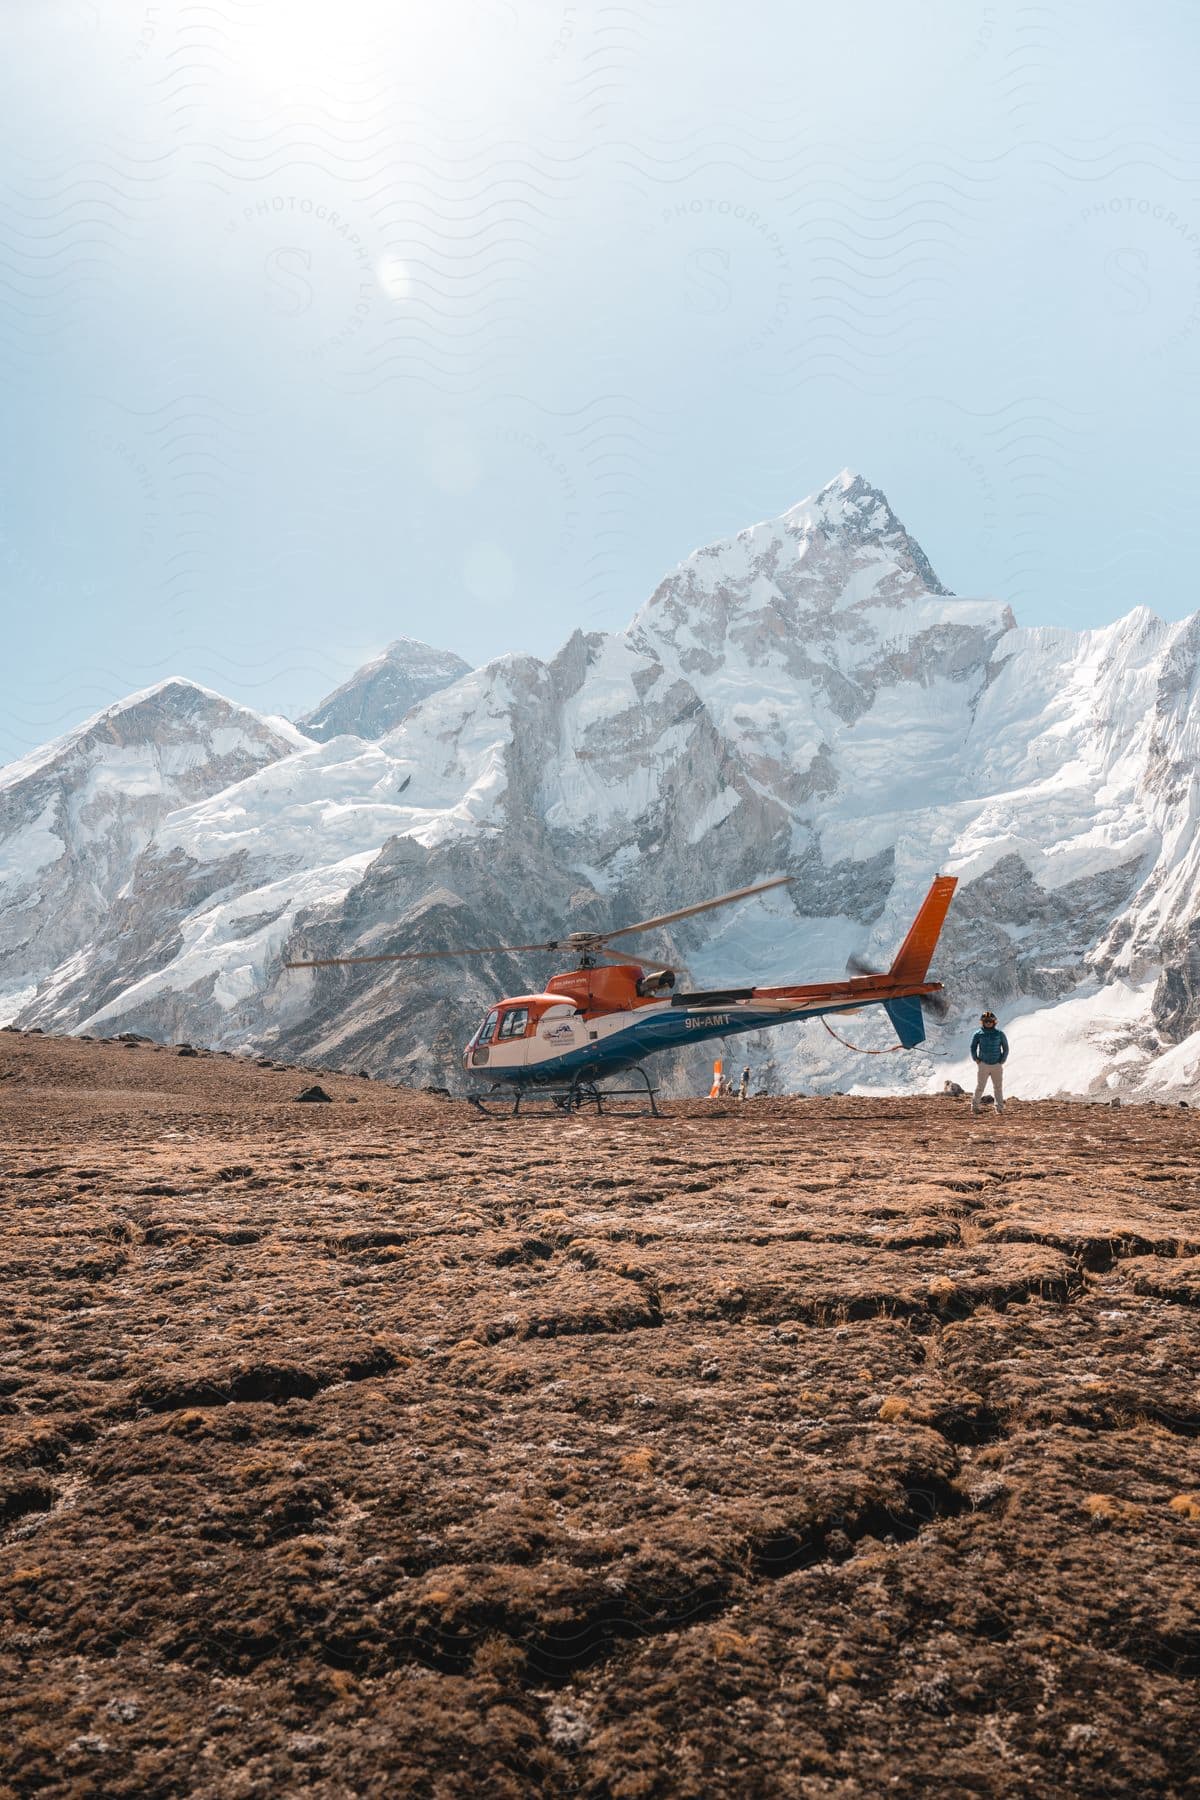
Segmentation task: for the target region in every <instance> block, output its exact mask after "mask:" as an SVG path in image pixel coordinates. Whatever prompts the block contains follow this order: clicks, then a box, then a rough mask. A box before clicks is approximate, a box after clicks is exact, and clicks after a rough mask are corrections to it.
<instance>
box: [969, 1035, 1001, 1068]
mask: <svg viewBox="0 0 1200 1800" xmlns="http://www.w3.org/2000/svg"><path fill="white" fill-rule="evenodd" d="M971 1060H972V1062H977V1063H1002V1062H1007V1060H1008V1039H1007V1038H1006V1037H1005V1035H1004V1033H1003V1032H1002V1031H1001V1030H999V1028H998V1027H992V1028H990V1029H989V1030H987V1031H982V1030H981V1031H977V1032H976V1033H975V1036H974V1037H973V1038H972V1039H971Z"/></svg>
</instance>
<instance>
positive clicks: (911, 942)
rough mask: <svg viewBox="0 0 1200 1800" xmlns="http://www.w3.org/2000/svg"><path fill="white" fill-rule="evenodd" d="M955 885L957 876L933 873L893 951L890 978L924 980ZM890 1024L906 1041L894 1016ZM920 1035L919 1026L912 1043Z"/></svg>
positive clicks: (890, 1008) (913, 980)
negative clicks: (916, 1035) (911, 919)
mask: <svg viewBox="0 0 1200 1800" xmlns="http://www.w3.org/2000/svg"><path fill="white" fill-rule="evenodd" d="M957 886H958V879H957V877H956V876H954V875H936V876H935V877H934V879H933V881H932V883H931V885H930V888H929V892H928V893H927V894H926V896H925V898H924V900H923V901H922V902H921V909H920V911H919V912H918V914H917V916H916V918H915V919H914V920H913V922H912V924H911V925H910V926H909V929H908V936H907V937H906V938H905V940H904V942H903V943H902V944H901V946H900V948H899V950H898V951H897V952H896V960H895V961H894V962H893V964H892V966H891V968H890V969H889V970H888V974H889V975H890V976H891V978H892V980H893V981H903V982H906V983H907V982H910V981H911V982H918V981H924V979H925V977H926V975H927V974H928V973H929V965H930V963H931V962H932V960H933V953H934V951H935V950H936V949H937V941H938V938H939V937H940V936H941V935H942V926H943V925H944V924H945V923H946V914H947V913H948V912H949V910H950V902H951V900H953V898H954V890H955V888H956V887H957ZM892 1004H893V1005H896V1006H904V1005H908V1004H909V1002H907V1001H894V1002H893V1003H892ZM911 1004H912V1005H913V1006H914V1007H916V1010H917V1012H920V1010H921V1009H920V1007H919V1006H917V1003H916V1001H915V1000H914V1001H913V1002H911ZM891 1011H892V1007H891V1005H889V1007H888V1015H889V1017H890V1016H891ZM892 1024H893V1025H895V1026H896V1035H897V1036H898V1037H899V1039H900V1042H901V1043H902V1044H907V1043H908V1039H907V1038H906V1037H905V1035H904V1033H903V1032H902V1031H901V1029H900V1026H899V1024H898V1023H897V1021H896V1020H895V1019H892ZM924 1036H925V1029H924V1027H923V1026H922V1028H921V1037H918V1038H914V1039H913V1043H916V1044H919V1043H920V1042H921V1038H923V1037H924Z"/></svg>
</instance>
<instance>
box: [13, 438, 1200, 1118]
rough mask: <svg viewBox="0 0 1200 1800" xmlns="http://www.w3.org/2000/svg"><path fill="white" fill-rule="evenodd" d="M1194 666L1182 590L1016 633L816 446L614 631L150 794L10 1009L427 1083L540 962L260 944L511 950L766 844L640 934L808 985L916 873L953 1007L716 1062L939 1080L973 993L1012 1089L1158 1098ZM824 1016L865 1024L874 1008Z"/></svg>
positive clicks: (1198, 960)
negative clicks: (66, 933) (393, 721)
mask: <svg viewBox="0 0 1200 1800" xmlns="http://www.w3.org/2000/svg"><path fill="white" fill-rule="evenodd" d="M1198 679H1200V618H1197V619H1193V620H1187V621H1184V622H1182V623H1177V624H1165V623H1163V622H1162V621H1161V620H1159V619H1157V618H1155V617H1154V616H1153V615H1152V614H1150V613H1148V612H1146V611H1144V610H1140V609H1139V610H1138V611H1136V612H1134V613H1132V614H1130V616H1129V617H1128V618H1127V619H1124V620H1121V621H1119V622H1118V623H1117V624H1116V625H1113V626H1110V627H1108V628H1106V629H1104V630H1101V631H1093V632H1083V633H1075V632H1069V631H1065V630H1050V629H1037V628H1034V629H1018V628H1017V627H1016V626H1015V624H1014V621H1013V619H1012V615H1011V614H1010V612H1009V611H1008V609H1007V607H1005V606H1003V605H1001V604H1000V603H998V602H995V601H991V600H963V599H958V598H956V597H954V596H953V595H951V594H948V593H947V592H946V590H945V589H944V588H943V587H942V585H941V584H940V583H939V582H938V580H937V578H936V576H935V575H934V572H933V570H932V568H931V567H930V564H929V562H928V560H927V559H926V557H925V555H924V553H923V551H922V550H921V549H920V547H919V546H918V545H917V544H916V543H915V542H914V541H913V540H912V538H910V537H909V536H908V534H907V532H906V531H905V530H904V528H903V527H902V526H901V524H900V523H899V521H898V520H897V519H896V517H895V515H894V514H893V513H892V511H891V508H890V507H889V506H888V503H887V501H886V499H885V498H884V496H883V495H882V494H880V493H879V492H878V491H877V490H876V489H873V488H871V487H870V486H869V485H868V484H867V483H866V482H865V481H863V480H862V479H861V477H858V476H854V475H852V474H850V473H849V472H846V473H843V475H841V476H839V477H838V478H837V479H836V480H835V481H833V482H831V483H829V484H828V486H827V487H825V488H823V489H822V490H821V491H820V492H819V493H818V494H816V495H815V496H813V497H812V498H810V499H809V500H806V501H804V502H802V503H801V504H800V505H798V506H796V507H794V508H792V509H791V510H790V511H789V512H787V513H785V514H783V515H782V516H781V517H780V518H778V519H774V520H770V521H768V522H766V523H763V524H760V525H756V526H752V527H750V528H749V529H747V530H745V531H743V532H740V533H738V535H737V536H736V537H734V538H731V539H728V540H725V541H722V542H719V543H715V544H712V545H709V546H707V547H705V548H704V549H702V550H699V551H697V552H695V553H694V554H693V555H692V556H690V557H688V558H687V560H686V561H685V562H684V563H683V564H681V565H680V567H679V568H678V569H677V570H675V571H674V573H673V574H671V575H670V576H669V577H668V578H667V579H666V580H665V581H664V582H663V583H662V584H661V586H660V587H659V588H658V589H657V590H656V592H655V593H654V594H653V595H652V596H651V598H650V600H649V601H648V602H647V603H646V605H645V606H644V607H643V608H642V610H641V612H640V613H638V615H637V616H636V618H635V619H634V620H633V622H632V624H631V625H630V626H629V628H628V629H627V630H625V631H623V632H619V633H616V634H613V635H607V634H601V633H591V634H584V633H582V632H576V633H575V634H574V636H573V637H571V638H570V639H569V641H568V642H567V643H566V644H565V645H564V647H563V649H562V650H561V651H560V652H559V654H558V655H557V656H556V657H555V658H554V659H553V660H552V661H550V662H542V661H540V660H538V659H536V658H533V657H526V656H508V657H502V658H500V659H498V660H497V661H495V662H493V663H490V664H488V665H487V666H486V667H484V668H482V669H477V670H474V671H470V672H467V673H466V674H463V675H462V676H461V677H460V678H459V679H458V680H456V681H454V682H453V683H451V684H450V685H449V686H447V687H444V688H442V689H441V690H440V691H438V692H436V693H434V694H432V695H430V696H429V697H428V698H426V699H425V700H423V701H422V702H420V703H419V704H418V705H417V706H415V707H414V708H413V709H412V710H411V711H409V712H408V713H407V715H406V717H404V719H403V720H402V721H401V723H400V724H399V725H398V726H397V727H396V728H395V729H393V730H391V731H388V732H386V733H385V734H384V735H383V736H382V737H381V738H379V740H378V741H376V742H364V741H363V740H362V739H361V737H360V738H354V739H352V738H347V737H345V736H341V737H336V738H332V739H330V740H329V741H328V742H326V743H320V744H312V743H310V744H307V745H305V746H303V747H301V748H297V749H295V750H294V751H293V753H292V754H290V755H287V756H284V757H282V758H281V759H278V760H274V761H271V762H270V763H269V764H268V765H267V766H264V767H262V768H260V769H259V770H258V771H257V772H256V773H254V774H252V775H250V776H249V778H248V779H245V780H242V781H239V782H238V783H237V784H236V785H234V786H233V787H230V788H227V789H224V790H222V791H219V792H218V791H210V792H208V793H207V794H206V795H204V796H203V797H200V798H197V799H196V800H195V802H194V803H193V804H191V805H187V806H184V807H181V808H180V809H179V810H177V811H175V812H173V813H171V815H170V816H169V817H167V818H164V819H163V820H162V821H161V823H159V825H158V826H157V829H156V830H155V834H154V837H153V840H152V841H151V842H150V843H148V844H147V845H146V847H145V848H144V849H143V850H142V852H141V854H140V855H139V856H138V858H137V861H136V864H135V865H134V867H133V868H132V871H131V872H130V874H129V878H128V880H127V881H126V882H125V883H124V886H123V887H122V889H121V891H120V893H119V894H118V895H117V897H116V898H115V899H114V900H113V902H112V905H111V909H110V911H109V912H108V914H107V915H106V917H105V918H104V920H103V922H102V923H101V924H100V925H99V926H96V927H95V928H89V930H88V934H87V935H81V936H80V937H79V938H78V939H77V940H76V941H75V943H74V945H73V946H72V950H71V951H67V950H66V949H64V953H63V956H62V958H61V960H60V961H59V963H58V966H57V967H56V968H55V970H54V971H53V973H52V974H50V975H49V976H47V977H46V978H45V979H44V980H43V981H42V982H41V984H40V987H39V991H38V992H37V994H36V995H35V996H34V997H33V998H32V999H31V1000H29V1001H28V1003H27V1004H26V1006H25V1009H24V1011H23V1014H22V1019H23V1022H25V1023H37V1024H41V1025H44V1026H48V1027H52V1028H54V1029H64V1028H75V1029H83V1030H89V1031H97V1032H112V1031H116V1030H119V1029H128V1028H132V1029H136V1030H141V1031H147V1032H150V1033H151V1034H154V1035H161V1036H166V1037H170V1036H175V1035H180V1036H188V1037H192V1038H195V1039H198V1040H205V1041H208V1042H212V1043H218V1044H221V1045H226V1046H233V1045H238V1044H245V1045H253V1046H255V1047H256V1048H260V1049H273V1050H278V1051H279V1052H281V1053H286V1054H288V1055H292V1056H311V1057H316V1058H321V1059H326V1060H329V1061H334V1062H339V1063H342V1064H344V1065H346V1066H351V1067H358V1066H368V1067H371V1068H372V1069H376V1070H385V1069H386V1070H389V1071H391V1072H393V1073H398V1074H402V1075H405V1076H407V1077H409V1078H420V1079H429V1078H431V1077H436V1078H437V1079H440V1080H445V1079H447V1078H449V1079H451V1080H455V1079H456V1078H457V1048H458V1045H459V1043H460V1042H461V1041H462V1039H463V1038H464V1037H465V1036H466V1035H467V1032H468V1031H469V1029H470V1028H471V1027H472V1026H473V1024H474V1023H475V1022H476V1020H477V1017H478V1013H479V1010H480V1008H481V1007H482V1006H483V1005H484V1004H485V1002H486V1001H487V1000H488V999H490V998H492V997H494V996H495V995H496V994H497V993H502V992H505V991H509V992H512V991H520V990H521V989H527V988H529V987H530V986H536V985H537V984H538V983H540V982H541V981H543V980H544V979H545V977H546V976H547V975H548V974H550V973H551V971H552V969H553V967H554V966H555V964H554V959H553V958H545V959H540V958H537V957H534V958H529V957H522V958H518V957H508V956H493V957H491V958H488V959H483V960H480V961H473V962H461V963H459V962H448V963H445V964H439V963H434V964H426V965H418V966H417V967H418V970H419V972H414V967H413V966H412V965H408V966H404V965H401V966H399V967H396V966H392V967H389V966H388V965H382V966H379V965H376V966H370V967H367V968H357V969H349V970H346V969H326V970H318V971H314V972H287V971H285V970H284V969H283V968H282V963H283V961H284V960H285V959H286V958H287V957H290V956H296V955H301V954H307V953H317V954H321V953H349V952H352V951H356V952H359V953H362V952H364V951H371V950H385V949H398V948H405V949H435V948H439V949H440V948H448V947H450V946H452V945H456V944H464V943H465V944H470V943H484V944H486V943H496V942H506V941H507V942H516V943H521V942H529V941H531V940H534V939H537V938H540V937H542V936H545V935H555V934H557V933H560V932H561V931H562V930H563V929H564V928H565V929H571V928H573V927H575V926H589V925H595V924H599V923H601V922H605V923H614V924H619V923H621V922H623V921H627V920H629V919H632V918H635V917H638V916H642V915H644V914H646V913H652V912H656V911H661V910H664V909H665V908H667V907H669V906H673V905H678V904H681V903H685V902H687V901H689V900H694V899H698V898H703V897H705V896H707V895H709V894H711V893H716V892H720V891H722V890H723V889H726V888H732V887H736V886H741V885H744V884H746V883H748V882H750V881H753V880H755V879H761V878H764V877H766V876H768V875H773V874H779V873H788V874H790V875H791V876H792V877H793V880H792V885H791V886H790V887H789V888H787V889H781V890H776V891H775V892H774V893H772V894H770V895H768V896H765V897H763V898H762V899H760V900H758V901H756V902H753V903H750V904H747V905H743V906H741V907H737V908H732V909H729V910H728V911H726V912H721V913H716V914H710V915H705V916H703V917H701V918H700V919H696V920H690V921H685V922H683V923H682V924H680V925H677V926H676V927H675V928H674V930H673V933H672V934H671V935H670V936H660V938H659V939H658V941H657V943H656V942H655V941H654V940H648V941H645V942H640V943H639V948H641V949H642V950H644V951H645V952H646V953H647V954H664V953H665V954H670V955H671V956H672V958H673V959H674V960H682V961H684V962H686V964H687V966H688V968H689V969H690V971H691V974H692V976H693V978H694V979H695V980H697V981H702V982H705V983H712V984H713V985H716V984H724V983H729V982H741V981H744V980H749V979H759V980H782V979H785V978H788V977H791V978H795V977H797V976H812V977H819V976H823V975H825V976H829V975H836V974H838V973H840V971H841V970H842V968H843V967H844V964H845V959H846V957H847V955H848V954H849V953H850V952H851V951H856V952H859V953H865V954H866V955H867V956H868V957H870V958H873V959H874V960H876V961H886V960H887V959H888V958H889V957H890V954H891V952H892V951H893V949H894V948H895V945H896V944H897V943H898V942H899V940H900V938H901V936H902V935H903V932H904V929H905V927H906V926H907V923H908V920H909V918H910V916H911V914H912V911H913V910H914V907H915V905H916V904H917V902H918V901H919V899H920V897H921V895H922V894H923V892H924V890H925V887H926V885H927V883H928V881H929V879H930V877H931V876H932V875H933V874H934V873H935V872H936V871H937V870H938V869H942V870H945V871H948V872H950V873H957V874H958V875H959V876H960V877H961V880H962V886H961V888H960V891H959V895H958V897H957V899H956V902H955V906H954V908H953V909H952V912H951V917H950V922H949V925H948V927H947V932H946V935H945V938H944V940H943V950H942V953H941V955H940V958H939V968H938V972H939V973H940V974H941V975H942V976H943V978H945V979H946V980H947V981H948V983H949V985H950V991H951V995H952V997H953V1000H954V1002H955V1006H956V1009H957V1010H956V1016H955V1018H954V1020H953V1021H952V1024H951V1027H950V1028H949V1029H947V1030H946V1031H945V1032H944V1033H939V1034H938V1035H937V1036H935V1037H934V1038H933V1039H932V1040H931V1043H930V1045H929V1046H928V1047H927V1050H926V1051H925V1052H920V1053H917V1054H916V1055H913V1056H903V1057H900V1056H896V1057H892V1056H881V1057H877V1058H869V1059H868V1058H862V1057H858V1056H856V1055H854V1054H853V1053H852V1052H850V1051H849V1050H847V1049H845V1048H844V1047H843V1046H841V1045H840V1044H838V1043H837V1042H835V1041H834V1040H833V1039H832V1038H830V1037H828V1036H827V1035H826V1034H825V1032H824V1031H823V1030H822V1028H821V1027H820V1026H819V1025H815V1024H814V1025H809V1026H799V1027H789V1028H784V1029H781V1030H779V1031H775V1032H772V1033H770V1034H764V1036H763V1037H762V1039H761V1041H751V1040H746V1039H742V1040H738V1041H737V1045H736V1047H735V1054H736V1055H737V1056H738V1057H739V1058H740V1057H741V1056H742V1055H743V1053H744V1052H748V1057H747V1059H748V1060H750V1061H751V1062H752V1064H753V1065H754V1066H755V1068H756V1071H757V1073H758V1075H759V1077H760V1078H761V1079H762V1080H763V1081H764V1082H766V1083H769V1084H771V1085H773V1086H775V1087H777V1088H806V1089H810V1090H811V1089H814V1088H833V1087H850V1086H852V1085H858V1086H865V1087H873V1086H885V1087H895V1086H917V1087H924V1086H929V1085H940V1084H941V1081H942V1080H943V1079H944V1078H945V1076H946V1075H947V1074H959V1073H962V1072H965V1071H964V1070H963V1064H964V1061H965V1056H964V1046H965V1039H966V1035H967V1025H968V1022H969V1019H970V1017H971V1015H972V1014H973V1013H976V1012H978V1010H979V1007H980V1005H981V1004H982V1003H985V1002H987V1003H990V1004H992V1005H993V1006H995V1007H996V1008H997V1009H998V1010H999V1011H1000V1012H1001V1013H1002V1015H1003V1016H1004V1018H1005V1020H1006V1022H1007V1023H1008V1025H1009V1028H1010V1038H1011V1040H1012V1043H1013V1073H1012V1085H1013V1087H1014V1089H1015V1090H1016V1091H1018V1092H1026V1093H1032V1092H1057V1091H1060V1090H1061V1091H1075V1092H1086V1091H1103V1092H1108V1091H1110V1090H1114V1091H1121V1092H1128V1093H1145V1092H1158V1091H1163V1092H1178V1093H1189V1092H1190V1091H1191V1090H1192V1089H1193V1088H1194V1086H1195V1085H1196V1083H1197V1081H1198V1079H1200V1030H1198V1027H1200V932H1198V930H1197V926H1196V914H1197V894H1198V892H1200V885H1198V884H1200V869H1198V868H1197V857H1198V855H1200V850H1198V848H1197V837H1196V813H1197V777H1198V775H1200V744H1198V743H1197V721H1198V719H1200V710H1198V708H1197V703H1196V688H1197V681H1198ZM845 1035H846V1036H848V1037H850V1038H851V1039H852V1040H853V1041H854V1042H855V1043H857V1044H861V1045H864V1046H868V1047H871V1048H879V1049H882V1048H884V1047H886V1045H887V1042H888V1034H887V1031H886V1028H885V1026H884V1023H883V1021H882V1020H878V1021H877V1020H874V1019H873V1018H872V1017H871V1016H870V1015H861V1016H860V1017H857V1018H856V1019H855V1020H854V1022H853V1029H852V1030H851V1029H846V1031H845ZM695 1073H696V1072H695V1071H692V1076H693V1077H694V1075H695Z"/></svg>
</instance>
